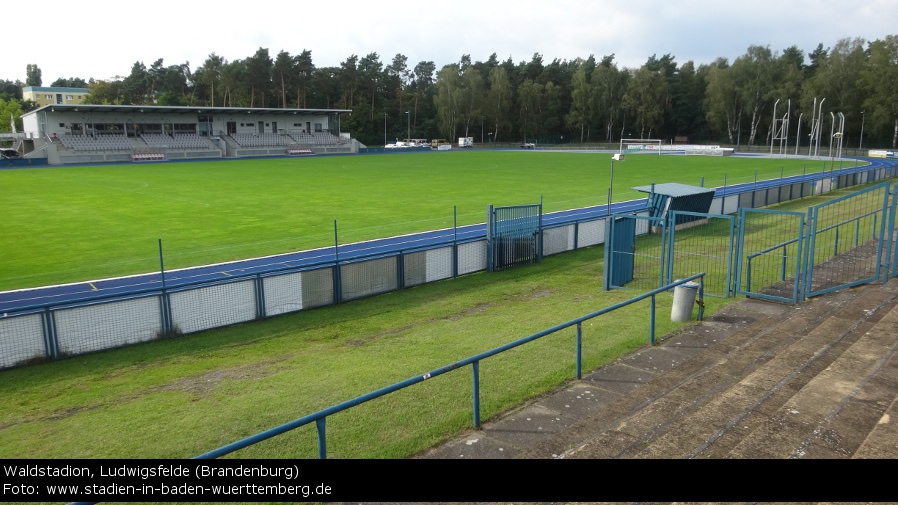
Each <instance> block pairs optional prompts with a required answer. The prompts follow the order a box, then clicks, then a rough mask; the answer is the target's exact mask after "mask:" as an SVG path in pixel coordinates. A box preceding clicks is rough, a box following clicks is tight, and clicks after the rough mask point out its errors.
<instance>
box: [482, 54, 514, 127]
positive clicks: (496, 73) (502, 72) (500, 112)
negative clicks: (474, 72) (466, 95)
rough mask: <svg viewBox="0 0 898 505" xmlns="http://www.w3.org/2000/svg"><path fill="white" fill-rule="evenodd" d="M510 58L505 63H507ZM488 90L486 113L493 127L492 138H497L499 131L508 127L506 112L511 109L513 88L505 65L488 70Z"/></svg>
mask: <svg viewBox="0 0 898 505" xmlns="http://www.w3.org/2000/svg"><path fill="white" fill-rule="evenodd" d="M509 62H510V60H509V61H508V62H506V63H509ZM489 84H490V86H489V88H490V89H489V92H488V93H487V98H486V102H487V103H486V110H487V112H486V115H487V117H489V118H491V120H492V122H493V125H494V129H493V139H495V140H497V141H498V140H499V132H500V131H505V129H506V128H509V127H510V122H509V119H508V112H509V111H510V110H511V104H512V98H513V93H514V91H513V88H512V86H511V82H510V81H509V78H508V71H507V70H506V67H505V66H500V67H496V68H494V69H493V70H492V71H490V76H489Z"/></svg>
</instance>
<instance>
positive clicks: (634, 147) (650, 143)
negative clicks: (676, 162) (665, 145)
mask: <svg viewBox="0 0 898 505" xmlns="http://www.w3.org/2000/svg"><path fill="white" fill-rule="evenodd" d="M662 142H664V141H663V140H660V139H620V148H619V150H618V152H619V153H621V154H655V153H658V154H661V145H662Z"/></svg>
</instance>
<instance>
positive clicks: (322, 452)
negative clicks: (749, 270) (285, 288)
mask: <svg viewBox="0 0 898 505" xmlns="http://www.w3.org/2000/svg"><path fill="white" fill-rule="evenodd" d="M704 276H705V273H704V272H701V273H698V274H695V275H692V276H689V277H687V278H685V279H678V280H676V281H674V282H672V283H670V284H667V285H665V286H662V287H660V288H658V289H654V290H652V291H648V292H646V293H643V294H641V295H639V296H636V297H633V298H630V299H629V300H625V301H623V302H620V303H617V304H614V305H611V306H609V307H606V308H604V309H601V310H597V311H595V312H591V313H589V314H586V315H584V316H580V317H578V318H576V319H572V320H570V321H568V322H566V323H562V324H559V325H556V326H553V327H551V328H548V329H546V330H543V331H541V332H539V333H534V334H532V335H530V336H528V337H524V338H521V339H518V340H515V341H513V342H509V343H507V344H505V345H502V346H499V347H496V348H494V349H492V350H489V351H486V352H482V353H480V354H476V355H474V356H471V357H469V358H466V359H463V360H461V361H456V362H455V363H451V364H449V365H446V366H443V367H440V368H437V369H435V370H431V371H429V372H427V373H424V374H421V375H416V376H414V377H412V378H409V379H406V380H404V381H401V382H397V383H395V384H393V385H391V386H387V387H384V388H381V389H378V390H376V391H372V392H370V393H367V394H364V395H362V396H359V397H356V398H353V399H352V400H348V401H345V402H342V403H339V404H337V405H334V406H332V407H328V408H326V409H324V410H320V411H318V412H315V413H314V414H309V415H307V416H304V417H301V418H299V419H296V420H294V421H291V422H289V423H285V424H282V425H280V426H277V427H274V428H271V429H269V430H266V431H263V432H260V433H257V434H255V435H252V436H250V437H247V438H244V439H243V440H239V441H237V442H233V443H231V444H228V445H225V446H223V447H219V448H218V449H215V450H213V451H209V452H207V453H205V454H201V455H199V456H195V457H194V458H193V459H214V458H219V457H221V456H225V455H227V454H230V453H232V452H235V451H238V450H240V449H244V448H246V447H249V446H251V445H254V444H257V443H259V442H262V441H265V440H268V439H269V438H272V437H276V436H278V435H280V434H283V433H286V432H288V431H291V430H294V429H296V428H299V427H302V426H305V425H307V424H310V423H312V422H314V423H315V427H316V429H317V432H318V457H319V458H320V459H326V458H327V430H326V427H327V426H326V424H327V418H328V416H330V415H333V414H336V413H338V412H342V411H344V410H348V409H350V408H352V407H355V406H357V405H361V404H363V403H365V402H368V401H371V400H374V399H377V398H380V397H382V396H385V395H388V394H390V393H393V392H396V391H399V390H400V389H405V388H407V387H409V386H413V385H415V384H418V383H420V382H424V381H426V380H428V379H432V378H434V377H437V376H439V375H443V374H445V373H448V372H453V371H455V370H459V369H461V368H463V367H466V366H468V365H471V368H472V373H473V379H474V380H473V393H474V405H473V415H474V427H475V428H480V361H482V360H484V359H486V358H489V357H492V356H495V355H497V354H500V353H502V352H505V351H507V350H509V349H514V348H515V347H518V346H521V345H524V344H526V343H528V342H532V341H534V340H537V339H540V338H542V337H545V336H547V335H551V334H553V333H556V332H558V331H561V330H564V329H567V328H570V327H573V326H576V328H577V337H576V361H577V379H581V378H582V371H583V354H582V348H583V323H584V322H585V321H588V320H590V319H593V318H595V317H598V316H601V315H603V314H607V313H609V312H612V311H614V310H617V309H620V308H622V307H626V306H628V305H631V304H634V303H636V302H640V301H642V300H645V299H647V298H650V299H651V304H650V317H649V342H650V343H651V344H652V345H654V343H655V297H656V296H657V295H658V294H660V293H663V292H666V291H670V290H671V289H674V288H676V287H677V286H679V285H681V284H685V283H687V282H690V281H694V280H696V279H698V281H699V287H698V293H697V295H698V297H697V299H696V304H697V305H698V307H699V308H698V320H699V321H701V320H702V318H703V317H704V304H703V302H702V300H703V296H704Z"/></svg>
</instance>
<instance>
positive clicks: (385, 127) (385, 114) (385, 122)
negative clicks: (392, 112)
mask: <svg viewBox="0 0 898 505" xmlns="http://www.w3.org/2000/svg"><path fill="white" fill-rule="evenodd" d="M386 146H387V113H386V112H384V147H386Z"/></svg>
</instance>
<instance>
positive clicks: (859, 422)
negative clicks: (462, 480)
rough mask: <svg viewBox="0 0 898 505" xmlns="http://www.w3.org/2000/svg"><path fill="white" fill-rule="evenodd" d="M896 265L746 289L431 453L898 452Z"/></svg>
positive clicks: (789, 455)
mask: <svg viewBox="0 0 898 505" xmlns="http://www.w3.org/2000/svg"><path fill="white" fill-rule="evenodd" d="M896 350H898V279H892V280H891V281H889V282H888V283H886V284H882V283H874V284H869V285H866V286H861V287H857V288H852V289H846V290H843V291H839V292H835V293H830V294H827V295H824V296H821V297H818V298H814V299H811V300H809V301H807V302H804V303H801V304H798V305H787V304H779V303H773V302H767V301H760V300H751V299H743V300H740V301H739V302H737V303H735V304H733V305H731V306H729V307H727V308H726V309H724V310H723V311H721V312H719V313H718V314H715V315H714V316H713V317H711V318H708V319H706V320H705V321H704V322H702V323H700V324H695V325H692V326H690V327H687V328H685V329H684V330H682V331H680V332H677V333H675V334H672V335H669V336H667V337H666V338H665V339H664V340H663V341H662V342H661V343H659V344H657V345H655V346H651V347H646V348H644V349H642V350H641V351H639V352H636V353H633V354H631V355H629V356H626V357H624V358H621V359H619V360H617V361H616V362H614V363H611V364H609V365H607V366H605V367H602V368H600V369H598V370H596V371H594V372H592V373H591V374H589V375H584V377H583V379H582V380H577V381H573V382H570V383H569V384H567V385H565V386H564V387H563V388H561V389H559V390H558V391H556V392H555V393H553V394H550V395H547V396H545V397H543V398H539V399H537V400H535V401H534V402H531V403H528V404H527V405H524V406H522V407H521V408H519V409H517V410H516V411H514V412H511V413H508V414H506V415H503V416H502V417H501V418H500V419H498V420H495V421H491V422H489V423H485V424H484V426H483V429H482V430H471V431H469V432H468V433H465V434H464V435H463V436H462V437H459V438H458V439H456V440H452V441H449V442H447V443H445V444H443V445H441V446H438V447H435V448H433V449H431V450H429V451H426V452H425V453H423V454H421V455H419V456H418V457H423V458H459V457H464V458H564V459H584V458H590V459H592V458H595V459H598V458H603V459H605V458H622V459H638V458H679V459H683V458H735V459H756V458H765V459H797V458H814V459H817V458H827V459H849V458H895V457H896V456H898V401H896V400H898V356H896Z"/></svg>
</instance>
